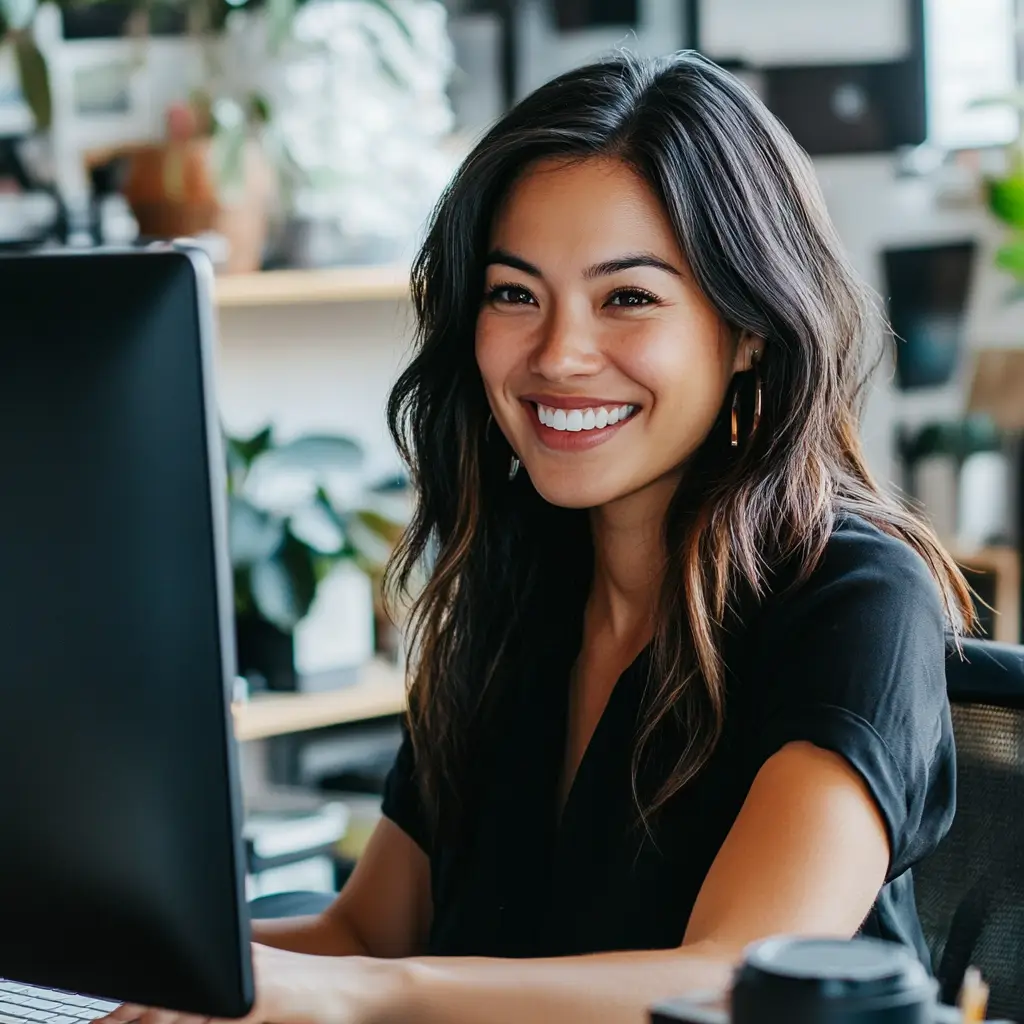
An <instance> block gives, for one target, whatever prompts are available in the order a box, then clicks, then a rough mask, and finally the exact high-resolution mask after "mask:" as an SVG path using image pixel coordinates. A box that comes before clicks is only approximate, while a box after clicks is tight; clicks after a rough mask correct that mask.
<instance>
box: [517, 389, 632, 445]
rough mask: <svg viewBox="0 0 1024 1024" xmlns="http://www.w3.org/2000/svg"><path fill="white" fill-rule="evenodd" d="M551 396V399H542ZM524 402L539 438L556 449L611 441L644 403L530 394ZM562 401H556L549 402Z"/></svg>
mask: <svg viewBox="0 0 1024 1024" xmlns="http://www.w3.org/2000/svg"><path fill="white" fill-rule="evenodd" d="M544 398H547V401H542V400H541V399H544ZM520 401H521V402H522V403H523V405H524V407H525V408H526V410H527V415H528V417H529V420H530V422H531V423H532V424H533V429H534V432H535V433H536V436H537V439H538V440H539V441H540V443H541V444H542V445H543V446H544V447H545V448H547V449H549V450H551V451H556V452H584V451H589V450H590V449H591V448H596V447H598V446H599V445H602V444H604V443H605V442H606V441H609V440H611V438H613V437H614V436H615V435H616V434H617V433H618V432H619V431H620V430H622V429H623V428H624V427H625V426H626V425H627V424H629V423H632V421H633V420H634V419H636V417H637V415H638V414H639V412H640V406H638V405H631V404H629V403H622V404H619V403H617V402H610V401H608V400H607V399H604V400H602V399H600V398H594V399H591V400H587V399H584V398H579V397H572V398H568V397H567V398H564V399H561V400H559V399H558V398H556V397H555V396H550V397H549V396H546V395H529V396H526V397H524V398H522V399H520ZM549 402H550V403H554V402H558V404H557V405H555V404H548V403H549Z"/></svg>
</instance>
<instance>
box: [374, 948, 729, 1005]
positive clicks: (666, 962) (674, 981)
mask: <svg viewBox="0 0 1024 1024" xmlns="http://www.w3.org/2000/svg"><path fill="white" fill-rule="evenodd" d="M738 959H739V954H738V953H735V952H725V951H722V950H716V949H714V948H712V947H704V948H700V947H691V948H687V949H673V950H659V951H652V952H635V953H634V952H630V953H600V954H593V955H589V956H575V957H563V958H554V959H544V960H499V959H468V958H466V959H464V958H423V959H415V960H410V961H407V962H406V964H405V968H406V970H407V971H408V974H407V982H406V984H405V985H404V986H403V990H404V997H403V1002H404V1003H405V1005H404V1006H403V1007H402V1008H401V1011H402V1012H401V1014H400V1015H396V1017H395V1019H396V1020H397V1019H399V1016H400V1017H401V1019H403V1020H405V1021H408V1022H409V1024H522V1022H523V1021H531V1022H537V1024H547V1022H552V1024H577V1022H578V1024H643V1022H644V1021H646V1019H647V1010H648V1008H649V1007H650V1006H651V1004H652V1003H655V1002H657V1001H659V1000H661V999H665V998H671V997H673V996H679V995H685V994H686V993H688V992H698V991H701V992H704V991H708V990H721V989H724V988H725V986H726V985H727V984H728V982H729V980H730V977H731V973H732V968H733V966H734V964H735V962H736V961H737V960H738ZM382 1019H391V1018H390V1016H389V1015H387V1014H385V1015H383V1018H382Z"/></svg>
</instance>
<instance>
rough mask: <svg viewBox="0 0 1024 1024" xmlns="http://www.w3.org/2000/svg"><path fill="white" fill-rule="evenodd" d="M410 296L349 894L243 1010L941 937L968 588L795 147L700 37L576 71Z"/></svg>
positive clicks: (262, 930)
mask: <svg viewBox="0 0 1024 1024" xmlns="http://www.w3.org/2000/svg"><path fill="white" fill-rule="evenodd" d="M412 284H413V297H414V301H415V306H416V313H417V317H418V326H419V335H418V341H417V347H416V351H415V353H414V357H413V359H412V360H411V362H410V364H409V366H408V368H407V369H406V370H405V372H404V373H403V374H402V376H401V378H400V379H399V381H398V383H397V384H396V386H395V389H394V391H393V393H392V396H391V400H390V405H389V415H390V419H391V424H392V429H393V433H394V435H395V438H396V440H397V442H398V444H399V446H400V448H401V450H402V452H403V454H404V456H405V458H406V459H407V461H408V463H409V466H410V469H411V471H412V474H413V479H414V481H415V484H416V487H417V490H418V507H417V512H416V516H415V519H414V521H413V523H412V526H411V528H410V530H409V531H408V534H407V536H406V537H405V540H404V542H403V545H402V547H401V549H400V551H399V552H398V555H397V558H396V561H395V564H394V566H393V571H394V575H393V582H394V583H395V584H396V585H399V586H400V585H401V584H402V583H403V582H404V581H406V580H408V579H409V578H410V577H411V576H412V575H413V574H414V573H415V572H416V571H417V570H418V568H419V567H420V566H421V564H422V559H423V556H424V555H425V553H426V552H427V551H428V549H429V550H430V551H431V553H432V554H433V556H434V557H433V560H432V569H431V574H430V578H429V580H428V581H427V585H426V587H425V588H424V590H423V591H422V593H421V594H420V596H419V598H418V601H417V604H416V607H415V614H414V616H413V627H414V628H413V635H412V637H411V648H410V649H411V652H412V657H411V690H410V694H409V701H410V713H409V720H408V730H407V735H406V736H405V739H404V742H403V745H402V747H401V750H400V752H399V755H398V759H397V761H396V764H395V766H394V768H393V770H392V772H391V774H390V776H389V779H388V783H387V789H386V794H385V799H384V820H383V821H382V822H381V824H380V826H379V827H378V828H377V830H376V832H375V833H374V835H373V838H372V839H371V841H370V843H369V846H368V848H367V850H366V853H365V854H364V856H363V858H362V859H361V860H360V862H359V865H358V866H357V868H356V870H355V872H354V874H353V876H352V878H351V879H350V881H349V883H348V884H347V885H346V887H345V889H344V891H343V892H342V893H341V894H340V896H339V897H338V899H337V900H336V902H335V903H334V904H333V906H332V907H331V908H330V909H329V910H328V911H326V912H325V913H324V914H323V915H321V916H319V917H316V918H312V919H307V920H297V921H285V922H278V923H271V922H259V923H257V928H256V937H257V939H258V940H259V943H260V945H258V946H257V947H256V971H257V991H258V995H259V1002H258V1005H257V1008H256V1011H255V1013H254V1018H255V1019H258V1020H262V1021H273V1022H274V1024H300V1022H301V1024H347V1022H356V1021H358V1022H370V1021H384V1020H395V1019H398V1020H404V1021H410V1022H430V1021H435V1020H437V1021H446V1022H448V1024H462V1022H470V1021H472V1022H474V1024H478V1022H494V1024H503V1022H506V1021H508V1022H513V1021H514V1022H517V1024H519V1022H522V1021H527V1020H543V1021H555V1020H557V1021H559V1022H563V1024H573V1022H583V1021H586V1022H590V1024H593V1022H609V1024H611V1022H619V1021H634V1022H638V1021H640V1020H641V1019H643V1015H644V1009H645V1007H646V1006H648V1005H649V1004H650V1003H651V1002H653V1001H655V1000H656V999H659V998H661V997H663V996H666V995H670V994H679V993H683V992H685V991H686V990H687V989H692V988H707V987H708V986H709V985H714V984H718V983H720V982H723V981H724V980H725V979H726V978H727V977H728V972H729V968H730V965H731V964H732V963H733V962H734V961H735V959H736V958H737V956H738V955H739V952H740V950H742V948H743V947H744V946H745V945H746V944H747V943H749V942H751V941H753V940H755V939H758V938H761V937H763V936H766V935H769V934H772V933H779V932H789V933H813V934H818V935H821V934H825V935H838V936H850V935H853V934H854V933H855V932H857V931H858V930H860V931H863V932H864V933H867V934H870V935H875V936H881V937H884V938H888V939H891V940H895V941H898V942H902V943H904V944H906V945H907V946H909V947H910V948H912V949H914V950H916V951H917V952H918V953H919V954H920V955H921V956H922V957H923V958H927V951H926V949H925V947H924V943H923V940H922V936H921V932H920V926H919V924H918V920H917V915H916V912H915V908H914V900H913V884H912V879H911V869H912V868H913V865H914V864H915V863H916V862H917V861H918V860H920V859H921V858H922V857H924V856H925V855H926V854H927V853H929V852H930V851H931V850H932V849H933V848H934V847H935V845H936V844H937V843H938V841H939V840H940V839H941V838H942V836H943V835H944V833H945V831H946V829H947V828H948V826H949V822H950V819H951V816H952V813H953V789H954V780H953V772H954V754H953V742H952V733H951V728H950V721H949V709H948V706H947V703H946V695H945V679H944V653H945V647H944V645H945V634H946V632H947V631H948V630H953V631H954V632H955V631H957V630H960V629H962V628H964V627H969V626H970V624H971V619H972V612H971V603H970V598H969V593H968V591H967V588H966V586H965V583H964V581H963V579H962V577H961V576H960V574H959V572H958V571H957V569H956V568H955V566H954V564H953V563H952V561H951V560H950V558H949V556H948V555H947V554H946V553H945V552H944V551H943V550H942V549H941V547H940V546H939V544H938V542H937V541H936V539H935V538H934V536H933V535H932V534H931V532H930V531H929V530H928V529H927V527H925V526H924V525H922V524H921V523H919V522H918V521H917V520H916V519H915V518H914V517H913V516H912V515H911V514H910V513H908V512H907V511H906V510H905V509H904V508H902V507H901V506H900V505H899V504H898V503H897V502H895V501H894V500H892V499H891V498H890V497H888V496H886V495H885V494H884V493H883V492H882V491H881V490H880V489H879V488H878V487H877V486H876V484H875V482H874V481H873V480H872V479H871V476H870V474H869V473H868V471H867V468H866V467H865V464H864V460H863V456H862V453H861V448H860V443H859V440H858V436H857V413H858V399H859V396H860V395H861V394H862V392H863V387H864V383H865V379H866V377H865V374H866V371H867V370H868V369H869V365H870V364H869V361H868V360H867V359H866V356H865V353H866V351H867V349H868V347H869V346H868V343H869V341H870V340H871V339H872V337H873V336H874V335H876V334H877V326H878V325H877V322H876V320H875V316H874V312H873V305H872V303H871V301H870V300H869V298H868V296H867V295H866V293H865V291H864V289H863V288H862V286H861V285H860V284H859V283H858V282H857V281H856V280H855V278H854V277H853V276H852V274H851V272H850V270H849V268H848V267H847V264H846V262H845V261H844V259H843V257H842V254H841V253H840V251H839V249H838V246H837V243H836V240H835V237H834V234H833V232H832V229H831V226H830V224H829V222H828V218H827V216H826V213H825V211H824V207H823V204H822V201H821V197H820V194H819V191H818V188H817V185H816V184H815V182H814V178H813V174H812V172H811V170H810V166H809V163H808V161H807V160H806V158H805V157H804V155H803V154H802V153H801V152H800V151H799V150H798V148H797V147H796V145H795V144H794V143H793V141H792V139H791V138H790V137H789V136H788V135H787V133H786V132H785V130H784V129H783V128H782V127H781V126H780V125H779V124H778V123H777V122H776V121H775V120H774V119H773V118H772V116H771V115H770V114H769V113H768V111H767V110H766V109H765V108H764V106H763V105H762V104H761V103H760V101H759V100H758V99H757V98H756V97H755V96H754V95H753V94H752V93H751V92H750V91H748V90H747V89H746V88H745V87H744V86H743V85H741V84H740V83H739V82H738V81H737V80H735V79H734V78H732V77H731V76H730V75H728V74H727V73H725V72H724V71H722V70H721V69H720V68H717V67H716V66H714V65H713V64H711V63H709V62H708V61H706V60H704V59H703V58H701V57H699V56H696V55H694V54H692V53H683V54H678V55H676V56H674V57H669V58H665V59H662V60H657V61H649V62H648V61H640V60H636V59H633V58H630V57H616V58H614V59H612V60H609V61H606V62H603V63H600V64H595V65H590V66H588V67H584V68H580V69H578V70H576V71H572V72H570V73H568V74H566V75H564V76H562V77H561V78H559V79H556V80H555V81H553V82H551V83H549V84H548V85H546V86H544V87H543V88H541V89H540V90H538V91H537V92H536V93H535V94H533V95H532V96H530V97H528V98H527V99H526V100H524V101H523V102H522V103H521V104H520V105H519V106H518V107H516V108H515V109H514V110H512V111H510V112H509V113H508V114H507V115H506V116H505V117H504V118H502V120H501V121H499V122H498V124H496V125H495V127H494V128H493V129H492V130H491V131H490V132H489V133H488V134H487V135H486V136H485V137H484V138H483V139H482V140H481V142H480V143H479V145H478V146H477V147H476V149H475V150H474V151H473V153H472V154H471V155H470V156H469V158H468V159H467V160H466V162H465V164H464V165H463V167H462V168H461V169H460V171H459V172H458V174H457V175H456V177H455V179H454V180H453V182H452V183H451V185H450V187H449V189H448V191H447V192H446V194H445V196H444V198H443V199H442V201H441V203H440V205H439V206H438V209H437V211H436V213H435V217H434V220H433V223H432V225H431V228H430V231H429V233H428V235H427V238H426V241H425V243H424V246H423V248H422V251H421V252H420V254H419V257H418V259H417V261H416V263H415V266H414V271H413V282H412ZM268 947H274V948H268ZM309 954H317V955H309ZM138 1014H139V1011H138V1008H132V1007H128V1008H125V1009H124V1010H122V1011H118V1013H117V1014H115V1017H117V1018H118V1019H120V1020H128V1019H131V1018H133V1017H135V1016H138ZM143 1017H144V1024H158V1022H160V1021H162V1020H163V1018H161V1017H160V1016H159V1015H158V1014H153V1013H152V1012H151V1013H150V1014H149V1016H148V1017H147V1016H146V1015H143Z"/></svg>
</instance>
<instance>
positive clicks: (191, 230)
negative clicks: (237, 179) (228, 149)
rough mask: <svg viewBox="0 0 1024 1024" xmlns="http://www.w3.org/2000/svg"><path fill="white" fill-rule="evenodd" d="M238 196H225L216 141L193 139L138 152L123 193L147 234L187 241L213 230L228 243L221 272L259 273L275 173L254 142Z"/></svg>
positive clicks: (250, 144)
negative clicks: (215, 158)
mask: <svg viewBox="0 0 1024 1024" xmlns="http://www.w3.org/2000/svg"><path fill="white" fill-rule="evenodd" d="M242 176H243V180H242V184H241V187H240V188H239V189H238V190H237V195H236V196H232V197H231V198H230V199H227V198H225V196H224V195H223V190H222V189H220V188H219V183H218V181H217V178H216V172H215V169H214V164H213V159H212V147H211V140H210V139H208V138H196V139H189V140H187V141H184V142H168V143H163V144H159V145H150V146H140V147H138V148H136V149H133V150H132V152H131V154H130V157H129V166H128V173H127V176H126V180H125V183H124V187H123V188H122V192H123V194H124V197H125V199H126V200H127V202H128V205H129V206H130V207H131V209H132V213H133V214H134V215H135V219H136V220H137V221H138V222H139V230H140V231H141V233H142V234H143V235H147V236H150V237H153V238H182V237H188V236H196V235H200V234H203V233H204V232H208V231H213V232H216V233H218V234H219V235H222V236H223V237H224V238H225V239H226V240H227V242H228V255H227V259H226V261H225V262H224V264H223V265H222V266H221V267H219V268H218V269H221V270H223V271H224V272H225V273H229V274H241V273H249V272H252V271H255V270H259V269H260V266H261V264H262V262H263V251H264V247H265V246H266V241H267V231H268V219H269V209H270V198H271V194H272V182H273V175H272V173H271V170H270V165H269V163H268V161H267V158H266V156H265V154H264V153H263V150H262V148H261V146H260V145H259V143H258V142H257V141H256V140H255V139H253V140H250V141H249V142H248V144H247V145H246V148H245V153H244V163H243V172H242Z"/></svg>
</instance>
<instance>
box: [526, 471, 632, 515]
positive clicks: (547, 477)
mask: <svg viewBox="0 0 1024 1024" xmlns="http://www.w3.org/2000/svg"><path fill="white" fill-rule="evenodd" d="M530 482H531V483H532V484H533V486H534V489H535V490H536V491H537V493H538V494H539V495H540V496H541V497H542V498H543V499H544V500H545V501H546V502H548V504H550V505H557V506H558V507H559V508H581V509H582V508H599V507H600V506H601V505H607V504H608V503H609V502H612V501H615V500H616V499H617V498H621V497H622V496H623V495H624V494H625V493H627V492H626V490H625V489H624V488H618V487H615V486H610V485H609V482H608V481H607V480H586V479H576V480H574V479H573V478H572V476H571V475H569V474H555V473H539V474H537V475H536V476H534V475H533V474H532V473H531V474H530Z"/></svg>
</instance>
